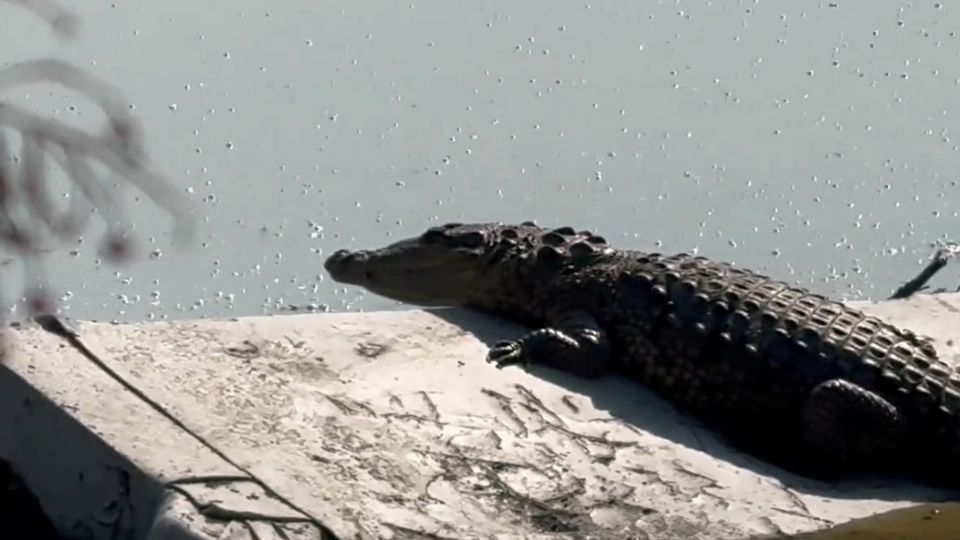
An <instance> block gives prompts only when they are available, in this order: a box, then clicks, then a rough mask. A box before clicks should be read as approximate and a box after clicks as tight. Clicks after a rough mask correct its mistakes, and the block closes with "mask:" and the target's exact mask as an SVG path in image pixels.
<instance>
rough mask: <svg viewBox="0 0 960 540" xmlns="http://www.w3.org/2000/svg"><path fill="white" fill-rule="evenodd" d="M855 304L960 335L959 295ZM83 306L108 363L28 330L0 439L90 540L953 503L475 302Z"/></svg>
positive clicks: (653, 528)
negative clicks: (842, 474)
mask: <svg viewBox="0 0 960 540" xmlns="http://www.w3.org/2000/svg"><path fill="white" fill-rule="evenodd" d="M860 306H861V307H864V308H865V309H867V310H868V311H870V312H872V313H875V314H877V315H880V316H884V317H886V318H888V319H891V320H894V321H896V322H898V323H900V324H903V325H904V326H907V327H909V328H912V329H914V330H915V331H917V332H918V333H921V334H925V335H930V336H932V337H934V338H935V339H936V345H937V347H938V349H939V350H940V351H941V354H942V355H944V356H945V357H949V358H952V357H955V356H956V355H957V353H958V349H957V345H956V343H955V342H954V341H953V338H954V337H955V336H956V334H957V332H956V331H955V329H956V328H960V295H956V294H950V295H934V296H929V295H923V296H918V297H916V298H914V299H911V300H909V301H900V302H882V303H868V304H863V303H861V304H860ZM71 324H72V328H73V329H74V330H75V331H76V332H77V334H78V336H79V342H80V343H82V344H83V345H84V346H85V347H87V348H88V349H89V350H90V351H91V352H92V355H93V359H91V358H88V357H85V356H84V354H82V352H81V351H80V350H78V349H77V348H76V347H75V346H74V345H73V344H71V343H70V342H69V341H68V340H66V339H64V338H63V337H61V336H58V335H55V334H52V333H48V332H46V331H44V330H42V329H41V328H39V327H38V326H36V325H35V324H33V323H30V324H26V325H22V326H21V327H19V328H17V329H14V330H13V331H11V332H10V337H12V338H13V339H10V340H8V347H9V351H10V354H9V355H8V357H7V360H6V367H7V368H8V369H4V370H0V385H2V387H0V388H2V391H0V411H3V413H2V414H4V415H5V416H4V417H3V418H4V420H5V421H4V422H2V423H0V425H2V426H3V432H2V434H0V455H2V456H4V457H8V458H9V459H11V460H12V461H13V462H14V464H15V466H17V467H18V468H19V469H20V470H21V471H22V472H23V474H24V476H25V477H26V479H27V482H28V483H29V484H30V486H31V488H32V489H33V490H34V491H35V492H36V493H37V495H38V496H39V497H40V498H41V500H42V501H44V504H45V505H46V507H47V510H48V512H49V513H50V514H51V515H52V517H53V518H54V519H55V521H56V522H57V523H58V526H60V527H61V528H62V529H63V530H64V532H67V533H70V534H73V535H75V536H76V537H83V538H96V539H100V538H114V537H115V536H112V535H114V534H117V533H122V534H129V535H130V536H122V537H124V538H127V537H129V538H148V537H149V538H157V539H159V538H231V539H234V538H238V539H239V538H297V539H307V538H320V537H321V532H320V531H321V529H319V528H318V526H317V525H318V524H319V523H322V524H323V525H325V526H326V527H329V528H330V530H331V531H333V532H334V533H335V534H336V535H337V537H339V538H342V539H352V538H427V537H431V538H584V537H588V536H590V535H592V537H594V538H601V537H602V538H650V539H678V538H693V539H728V538H729V539H735V538H736V539H740V538H745V537H759V536H767V535H775V536H776V535H783V534H795V533H800V532H805V531H811V530H815V529H822V528H825V527H827V526H830V525H832V524H836V523H841V522H845V521H847V520H850V519H853V518H859V517H863V516H868V515H871V514H874V513H878V512H883V511H886V510H890V509H894V508H899V507H904V506H909V505H912V504H914V503H918V502H924V501H930V500H938V499H940V500H942V499H944V498H945V494H944V493H942V492H936V491H933V490H929V489H925V488H921V487H918V486H913V485H905V484H878V483H871V484H865V483H858V484H856V485H845V486H843V487H839V486H830V485H822V484H817V483H814V482H811V481H808V480H804V479H800V478H797V477H793V476H790V475H787V474H785V473H783V472H781V471H779V470H778V469H775V468H773V467H770V466H767V465H765V464H763V463H760V462H758V461H756V460H754V459H751V458H749V457H748V456H745V455H743V454H739V453H737V452H734V451H732V450H730V449H729V448H728V447H727V445H726V444H725V443H724V442H723V441H722V440H721V439H719V438H718V437H716V436H714V435H713V434H712V433H711V432H709V431H707V430H704V429H702V428H701V427H699V426H698V425H697V424H696V423H695V422H693V421H692V420H690V419H688V418H686V417H684V416H682V415H679V414H677V413H676V412H675V411H674V410H673V409H672V408H671V407H669V406H667V405H665V404H664V403H663V402H662V401H660V400H658V399H656V398H655V397H653V396H651V395H650V394H649V393H648V392H647V391H646V390H644V389H642V388H641V387H640V386H638V385H636V384H634V383H632V382H630V381H626V380H622V379H619V378H608V379H605V380H602V381H582V380H578V379H575V378H573V377H569V376H566V375H564V374H560V373H557V372H554V371H551V370H548V369H543V368H533V369H532V370H531V371H530V372H524V371H523V370H521V369H505V370H497V369H496V368H494V367H492V366H490V365H488V364H486V363H485V362H484V354H485V351H486V344H488V343H491V342H492V341H494V340H496V339H498V338H500V337H503V336H508V335H512V334H513V333H515V332H516V331H517V330H518V329H517V327H514V326H510V325H507V324H503V323H500V322H498V321H494V320H491V319H488V318H486V317H482V316H479V315H476V314H472V313H468V312H465V311H460V310H443V311H434V312H426V311H419V310H412V311H404V312H376V313H362V314H358V313H339V314H310V315H290V316H277V317H254V318H244V319H239V320H197V321H181V322H175V323H150V324H133V325H111V324H105V323H93V322H71ZM97 360H99V361H100V362H102V363H103V364H102V365H98V364H97ZM105 366H106V367H105ZM108 370H113V371H114V372H115V373H116V375H117V376H118V377H119V378H120V379H122V380H123V381H125V382H126V383H127V384H128V385H129V387H128V386H124V385H123V384H121V382H119V381H118V379H115V378H113V377H111V375H110V373H109V371H108ZM133 388H135V389H137V391H139V392H142V395H138V394H137V391H135V390H132V389H133ZM151 402H152V403H153V405H152V404H151ZM154 405H156V406H159V407H161V408H162V410H165V411H167V413H169V415H170V416H169V417H167V416H165V415H164V413H162V412H159V410H158V409H157V408H156V407H155V406H154ZM149 531H152V533H149ZM281 531H282V532H281ZM148 533H149V534H152V535H153V536H148ZM284 535H286V536H284ZM428 535H435V536H428Z"/></svg>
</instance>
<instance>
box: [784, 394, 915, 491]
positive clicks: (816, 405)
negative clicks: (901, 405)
mask: <svg viewBox="0 0 960 540" xmlns="http://www.w3.org/2000/svg"><path fill="white" fill-rule="evenodd" d="M905 435H906V433H905V422H904V419H903V416H902V415H901V414H900V412H899V411H898V410H897V408H896V407H895V406H894V405H893V404H892V403H890V402H889V401H887V400H885V399H883V398H882V397H881V396H879V395H878V394H876V393H874V392H871V391H869V390H866V389H864V388H862V387H860V386H858V385H856V384H854V383H851V382H849V381H845V380H841V379H833V380H829V381H825V382H823V383H820V384H819V385H817V386H816V387H814V389H813V391H812V392H811V393H810V396H809V398H808V399H807V405H806V408H805V410H804V414H803V447H804V449H805V451H806V452H805V455H804V461H807V462H808V465H811V466H813V467H814V468H815V470H818V471H821V472H823V473H825V474H826V475H831V474H836V473H840V472H844V471H853V470H860V471H861V472H869V471H871V470H880V469H879V468H880V467H884V466H889V465H890V464H895V463H897V462H898V460H897V456H898V454H899V453H900V451H901V450H902V449H903V444H902V443H904V442H905V441H904V439H905Z"/></svg>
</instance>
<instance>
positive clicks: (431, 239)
mask: <svg viewBox="0 0 960 540" xmlns="http://www.w3.org/2000/svg"><path fill="white" fill-rule="evenodd" d="M446 237H447V235H446V234H445V233H444V232H443V230H442V229H427V232H425V233H423V234H421V235H420V241H422V242H423V243H424V244H437V243H439V242H442V241H443V240H444V239H445V238H446Z"/></svg>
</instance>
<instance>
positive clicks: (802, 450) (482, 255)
mask: <svg viewBox="0 0 960 540" xmlns="http://www.w3.org/2000/svg"><path fill="white" fill-rule="evenodd" d="M325 266H326V269H327V271H328V272H329V273H330V275H331V276H332V277H333V279H334V280H336V281H338V282H342V283H349V284H354V285H359V286H362V287H364V288H366V289H368V290H369V291H371V292H374V293H376V294H379V295H382V296H386V297H389V298H393V299H396V300H400V301H403V302H407V303H411V304H416V305H421V306H464V307H468V308H473V309H478V310H481V311H484V312H488V313H492V314H496V315H500V316H505V317H507V318H509V319H512V320H515V321H518V322H521V323H524V324H527V325H530V326H532V327H534V328H536V330H533V331H532V332H530V333H528V334H526V335H524V336H521V337H519V338H518V339H515V340H510V341H504V342H500V343H497V344H496V345H495V346H494V347H492V348H491V350H490V352H489V356H488V360H489V361H491V362H493V363H494V364H496V365H497V366H499V367H503V366H507V365H512V364H526V363H538V364H544V365H548V366H552V367H554V368H558V369H562V370H565V371H569V372H572V373H576V374H578V375H580V376H584V377H600V376H603V375H604V374H606V373H614V372H617V373H622V374H625V375H627V376H630V377H632V378H634V379H635V380H638V381H640V382H642V383H644V384H645V385H647V386H648V387H649V388H652V389H653V390H654V391H655V392H657V393H658V394H659V395H660V396H662V397H663V398H665V399H666V400H668V401H669V402H671V403H672V404H674V405H675V406H676V407H677V408H679V409H680V410H682V411H685V412H687V413H690V414H692V415H694V416H695V417H697V418H699V419H701V420H702V421H703V422H704V423H705V424H707V425H708V426H711V427H713V428H715V429H716V430H718V431H719V432H720V433H723V434H725V435H727V436H728V437H729V438H730V440H731V441H732V442H733V443H734V444H735V445H736V446H738V447H740V448H741V449H743V450H746V451H749V452H751V453H753V454H755V455H757V456H758V457H761V458H764V459H767V460H768V461H770V462H773V463H776V464H778V465H780V466H783V467H786V468H788V469H791V470H793V471H795V472H799V473H801V474H807V475H809V476H814V477H818V478H823V479H835V478H839V477H843V476H849V475H858V474H889V475H906V476H910V477H913V478H915V479H918V480H921V481H926V482H929V483H932V484H937V485H942V486H948V487H960V373H958V372H957V370H956V368H955V367H953V366H951V365H948V364H947V363H945V362H944V361H942V360H941V359H939V358H938V357H937V353H936V351H935V349H934V348H933V346H932V344H930V343H929V342H928V341H925V340H923V339H921V338H919V337H917V336H916V335H914V334H913V333H911V332H909V331H907V330H904V329H900V328H897V327H894V326H892V325H890V324H887V323H885V322H883V321H881V320H880V319H878V318H876V317H872V316H868V315H865V314H864V313H862V312H861V311H858V310H855V309H851V308H849V307H846V306H844V305H843V304H842V303H840V302H835V301H831V300H829V299H827V298H825V297H823V296H820V295H817V294H813V293H810V292H809V291H807V290H804V289H801V288H798V287H793V286H790V285H788V284H787V283H784V282H781V281H775V280H773V279H770V278H769V277H767V276H764V275H760V274H757V273H754V272H750V271H748V270H742V269H737V268H733V267H732V266H731V265H730V264H727V263H720V262H712V261H710V260H708V259H706V258H704V257H696V256H692V255H687V254H684V253H681V254H677V255H671V256H666V255H661V254H659V253H643V252H639V251H628V250H618V249H614V248H612V247H610V246H609V245H607V243H606V241H605V240H604V239H603V238H601V237H599V236H596V235H594V234H592V233H590V232H587V231H581V232H576V231H574V230H573V229H571V228H569V227H562V228H558V229H553V230H548V229H543V228H540V227H537V226H535V225H534V224H532V223H529V222H526V223H523V224H520V225H502V224H492V223H486V224H467V225H464V224H448V225H444V226H442V227H434V228H431V229H429V230H428V231H426V232H425V233H424V234H423V235H421V236H420V237H417V238H411V239H408V240H403V241H400V242H397V243H395V244H392V245H390V246H387V247H384V248H381V249H377V250H361V251H353V252H350V251H346V250H340V251H338V252H336V253H334V254H333V255H331V256H330V257H329V258H328V259H327V261H326V263H325Z"/></svg>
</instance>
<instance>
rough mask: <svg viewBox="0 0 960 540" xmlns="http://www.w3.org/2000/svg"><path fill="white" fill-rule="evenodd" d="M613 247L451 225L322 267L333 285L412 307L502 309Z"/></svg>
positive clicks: (531, 230) (536, 231) (557, 232)
mask: <svg viewBox="0 0 960 540" xmlns="http://www.w3.org/2000/svg"><path fill="white" fill-rule="evenodd" d="M608 249H609V248H607V246H606V244H605V243H604V241H603V239H602V238H600V237H598V236H594V235H592V234H590V233H589V232H580V233H577V232H574V231H573V229H571V228H569V227H562V228H559V229H554V230H547V229H542V228H540V227H537V226H536V225H534V224H533V223H530V222H525V223H522V224H520V225H503V224H499V223H479V224H460V223H448V224H446V225H443V226H439V227H432V228H430V229H428V230H427V231H426V232H425V233H423V234H421V235H420V236H418V237H415V238H409V239H406V240H401V241H399V242H396V243H394V244H391V245H389V246H386V247H383V248H380V249H373V250H357V251H348V250H339V251H337V252H335V253H333V254H332V255H330V257H329V258H327V260H326V262H325V263H324V267H325V268H326V269H327V272H328V273H329V274H330V276H331V277H332V278H333V279H334V280H335V281H338V282H340V283H347V284H351V285H359V286H361V287H363V288H365V289H367V290H369V291H370V292H373V293H376V294H379V295H381V296H385V297H387V298H392V299H394V300H399V301H401V302H406V303H409V304H416V305H421V306H472V307H479V308H497V307H505V306H510V305H513V304H515V303H522V302H524V298H529V297H530V296H531V295H532V294H534V293H535V290H536V289H539V288H542V287H544V286H545V284H547V283H549V282H550V279H549V274H550V273H551V272H553V271H556V270H557V269H559V268H560V267H562V266H564V265H565V264H570V263H573V262H577V261H581V260H583V259H584V257H583V256H584V255H595V254H597V253H600V252H604V251H605V250H608ZM512 293H516V294H512Z"/></svg>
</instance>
